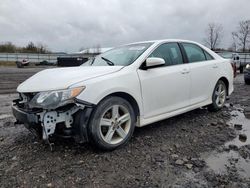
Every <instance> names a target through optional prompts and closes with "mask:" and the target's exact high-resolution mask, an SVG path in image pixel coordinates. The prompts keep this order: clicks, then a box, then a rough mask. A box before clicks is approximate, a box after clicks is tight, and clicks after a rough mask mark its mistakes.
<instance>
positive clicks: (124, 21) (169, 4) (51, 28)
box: [0, 0, 250, 52]
mask: <svg viewBox="0 0 250 188" xmlns="http://www.w3.org/2000/svg"><path fill="white" fill-rule="evenodd" d="M249 7H250V0H237V1H236V0H1V3H0V42H6V41H10V42H13V43H15V44H17V45H19V46H23V45H26V44H27V43H28V42H29V41H33V42H35V43H39V42H40V43H43V44H46V45H47V46H48V47H49V49H50V50H52V51H66V52H74V51H78V50H79V49H80V48H81V47H93V46H97V45H100V46H101V47H111V46H117V45H121V44H124V43H130V42H135V41H142V40H153V39H164V38H180V39H189V40H194V41H197V42H201V43H202V42H203V38H204V35H205V28H206V26H207V24H208V23H209V22H217V23H221V24H222V25H223V27H224V38H223V41H222V44H221V46H225V47H228V46H229V45H230V44H231V32H232V31H233V30H235V29H236V27H237V23H238V22H239V21H240V20H245V19H250V10H249Z"/></svg>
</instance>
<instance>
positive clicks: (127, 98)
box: [106, 92, 140, 117]
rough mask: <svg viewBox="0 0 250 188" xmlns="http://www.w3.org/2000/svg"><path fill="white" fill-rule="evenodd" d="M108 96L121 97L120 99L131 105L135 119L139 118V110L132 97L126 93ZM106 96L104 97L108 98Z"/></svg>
mask: <svg viewBox="0 0 250 188" xmlns="http://www.w3.org/2000/svg"><path fill="white" fill-rule="evenodd" d="M108 96H117V97H121V98H123V99H125V100H127V101H128V102H129V103H130V104H131V105H132V107H133V109H134V112H135V115H136V117H137V116H140V109H139V106H138V104H137V102H136V100H135V99H134V97H132V96H131V95H129V94H128V93H124V92H116V93H112V94H110V95H108ZM108 96H106V97H108Z"/></svg>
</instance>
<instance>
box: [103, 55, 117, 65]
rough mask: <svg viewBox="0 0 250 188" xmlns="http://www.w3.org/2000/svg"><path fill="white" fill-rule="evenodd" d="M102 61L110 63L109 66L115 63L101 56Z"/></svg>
mask: <svg viewBox="0 0 250 188" xmlns="http://www.w3.org/2000/svg"><path fill="white" fill-rule="evenodd" d="M101 58H102V59H103V60H104V61H106V63H107V64H108V65H110V66H114V65H115V64H114V63H113V62H112V61H110V60H109V59H107V58H105V57H101Z"/></svg>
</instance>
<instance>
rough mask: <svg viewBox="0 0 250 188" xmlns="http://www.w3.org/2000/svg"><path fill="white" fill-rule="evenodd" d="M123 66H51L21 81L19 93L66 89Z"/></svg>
mask: <svg viewBox="0 0 250 188" xmlns="http://www.w3.org/2000/svg"><path fill="white" fill-rule="evenodd" d="M122 68H123V66H80V67H70V68H53V69H47V70H43V71H41V72H38V73H36V74H35V75H33V76H32V77H30V78H29V79H27V80H26V81H24V82H23V83H21V84H20V85H19V86H18V88H17V91H18V92H20V93H28V92H40V91H50V90H60V89H66V88H68V87H69V86H71V85H72V84H75V83H77V82H81V81H85V80H88V79H91V78H95V77H99V76H103V75H106V74H110V73H113V72H117V71H119V70H121V69H122Z"/></svg>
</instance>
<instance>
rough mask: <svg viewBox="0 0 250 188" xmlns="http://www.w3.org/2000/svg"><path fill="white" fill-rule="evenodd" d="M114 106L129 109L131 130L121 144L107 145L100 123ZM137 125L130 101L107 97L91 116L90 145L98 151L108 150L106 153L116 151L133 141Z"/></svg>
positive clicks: (89, 126)
mask: <svg viewBox="0 0 250 188" xmlns="http://www.w3.org/2000/svg"><path fill="white" fill-rule="evenodd" d="M114 105H119V106H120V105H121V107H125V108H126V109H127V111H128V113H129V114H130V121H129V122H130V128H129V130H128V133H127V135H126V137H124V138H121V139H123V140H122V141H121V142H119V143H117V144H110V143H107V142H106V141H105V140H104V138H103V135H102V132H101V130H100V127H101V125H100V121H101V118H102V116H103V114H104V113H105V112H106V111H107V110H108V109H110V108H112V106H114ZM118 111H119V110H118ZM112 116H113V115H112ZM135 124H136V117H135V113H134V110H133V108H132V106H131V104H130V103H129V102H128V101H126V100H125V99H123V98H121V97H116V96H110V97H107V98H105V99H104V100H102V101H101V102H100V103H99V104H98V105H97V106H96V108H95V110H94V111H93V113H92V115H91V118H90V122H89V125H88V130H89V133H90V135H89V136H90V143H91V144H92V145H93V146H96V147H97V148H98V149H101V150H106V151H111V150H114V149H116V148H118V147H121V146H123V145H125V144H126V143H127V142H128V141H129V140H130V139H131V137H132V135H133V132H134V128H135ZM108 129H110V128H108ZM107 132H108V131H107ZM107 134H108V133H107ZM114 134H115V133H114ZM117 135H118V134H117Z"/></svg>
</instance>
